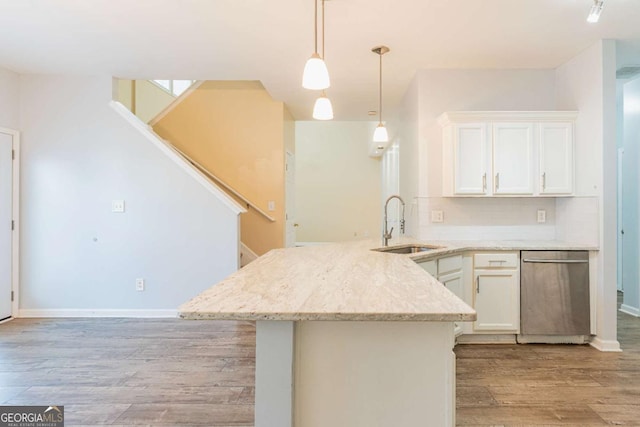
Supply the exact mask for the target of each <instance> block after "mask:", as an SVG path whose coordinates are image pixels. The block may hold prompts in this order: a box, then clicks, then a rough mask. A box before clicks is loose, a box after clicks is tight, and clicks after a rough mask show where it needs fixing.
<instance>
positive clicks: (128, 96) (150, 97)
mask: <svg viewBox="0 0 640 427" xmlns="http://www.w3.org/2000/svg"><path fill="white" fill-rule="evenodd" d="M133 83H134V81H132V80H123V79H120V80H118V101H120V103H122V105H124V106H125V107H127V108H128V109H129V110H131V112H133V114H135V115H136V116H138V118H139V119H140V120H142V121H143V122H145V123H149V122H150V121H151V119H153V118H154V117H155V116H157V115H158V114H160V112H161V111H162V110H164V109H165V108H167V107H168V106H169V104H171V103H172V102H173V100H174V99H175V97H174V96H173V95H171V94H170V93H168V92H167V91H166V90H164V89H162V88H160V87H159V86H157V85H155V84H154V83H151V82H150V81H149V80H135V85H133ZM134 87H135V98H134V97H133V90H134Z"/></svg>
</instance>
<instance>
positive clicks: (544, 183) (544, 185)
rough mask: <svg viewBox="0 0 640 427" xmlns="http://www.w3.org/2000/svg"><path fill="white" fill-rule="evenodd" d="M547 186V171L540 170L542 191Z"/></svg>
mask: <svg viewBox="0 0 640 427" xmlns="http://www.w3.org/2000/svg"><path fill="white" fill-rule="evenodd" d="M546 188H547V173H546V172H542V191H544V190H545V189H546Z"/></svg>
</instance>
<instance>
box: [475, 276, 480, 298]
mask: <svg viewBox="0 0 640 427" xmlns="http://www.w3.org/2000/svg"><path fill="white" fill-rule="evenodd" d="M476 293H477V294H479V293H480V276H476Z"/></svg>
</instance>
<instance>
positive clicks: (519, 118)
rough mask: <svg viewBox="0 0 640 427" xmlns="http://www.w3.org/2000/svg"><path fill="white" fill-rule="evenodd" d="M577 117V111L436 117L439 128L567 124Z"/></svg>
mask: <svg viewBox="0 0 640 427" xmlns="http://www.w3.org/2000/svg"><path fill="white" fill-rule="evenodd" d="M577 117H578V112H577V111H453V112H449V113H443V114H442V115H440V117H438V123H439V124H440V126H448V125H450V124H452V123H464V122H471V123H477V122H495V121H499V122H542V121H544V122H567V121H573V120H575V119H576V118H577Z"/></svg>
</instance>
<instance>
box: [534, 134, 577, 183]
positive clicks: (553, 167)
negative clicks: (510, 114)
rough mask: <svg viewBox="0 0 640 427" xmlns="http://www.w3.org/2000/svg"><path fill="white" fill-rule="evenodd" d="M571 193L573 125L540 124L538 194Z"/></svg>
mask: <svg viewBox="0 0 640 427" xmlns="http://www.w3.org/2000/svg"><path fill="white" fill-rule="evenodd" d="M571 193H573V123H541V124H540V194H545V195H547V194H548V195H555V194H571Z"/></svg>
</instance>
